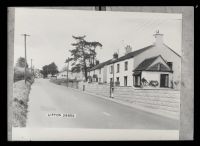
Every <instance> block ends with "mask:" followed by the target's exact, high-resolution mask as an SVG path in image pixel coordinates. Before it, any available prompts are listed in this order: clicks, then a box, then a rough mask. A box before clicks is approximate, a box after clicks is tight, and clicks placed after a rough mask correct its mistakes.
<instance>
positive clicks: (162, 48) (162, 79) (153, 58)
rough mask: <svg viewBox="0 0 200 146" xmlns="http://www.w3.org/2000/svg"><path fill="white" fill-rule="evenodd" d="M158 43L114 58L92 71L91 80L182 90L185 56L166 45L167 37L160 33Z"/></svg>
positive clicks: (119, 84) (90, 71)
mask: <svg viewBox="0 0 200 146" xmlns="http://www.w3.org/2000/svg"><path fill="white" fill-rule="evenodd" d="M154 36H155V43H154V44H152V45H150V46H147V47H144V48H142V49H139V50H136V51H133V52H132V50H131V48H130V47H129V48H128V49H127V48H126V51H127V52H126V53H125V55H124V56H122V57H119V58H113V59H110V60H108V61H106V62H103V63H100V64H99V65H97V66H95V67H93V68H91V69H90V70H89V71H88V74H89V76H90V78H91V79H90V80H91V81H93V82H94V81H95V82H107V83H110V82H113V81H114V83H116V84H117V85H118V86H133V87H135V88H140V87H143V88H144V87H146V88H149V87H150V88H151V87H152V88H174V87H175V86H176V88H180V81H181V56H180V55H179V54H177V53H176V52H175V51H173V50H172V49H171V48H170V47H168V46H167V45H166V44H164V43H163V34H160V33H159V32H156V34H154Z"/></svg>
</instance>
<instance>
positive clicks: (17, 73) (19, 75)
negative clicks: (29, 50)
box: [14, 67, 34, 84]
mask: <svg viewBox="0 0 200 146" xmlns="http://www.w3.org/2000/svg"><path fill="white" fill-rule="evenodd" d="M20 80H24V68H20V67H15V68H14V82H17V81H20ZM26 81H28V82H29V83H31V84H32V83H33V82H34V75H33V73H31V72H30V71H29V70H27V72H26Z"/></svg>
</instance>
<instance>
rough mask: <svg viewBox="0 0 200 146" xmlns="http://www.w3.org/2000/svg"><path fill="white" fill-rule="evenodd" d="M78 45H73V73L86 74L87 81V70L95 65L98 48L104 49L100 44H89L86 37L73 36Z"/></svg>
mask: <svg viewBox="0 0 200 146" xmlns="http://www.w3.org/2000/svg"><path fill="white" fill-rule="evenodd" d="M72 37H73V38H74V39H75V40H76V43H72V46H73V47H75V48H74V49H72V50H70V52H71V56H72V57H71V61H72V60H73V63H72V69H71V70H72V72H80V71H83V72H84V76H85V80H87V70H88V69H89V68H91V67H93V66H94V65H95V63H96V62H95V57H96V51H95V49H96V47H98V46H99V47H102V44H101V43H99V42H88V41H86V40H85V37H86V36H85V35H84V36H78V37H76V36H72Z"/></svg>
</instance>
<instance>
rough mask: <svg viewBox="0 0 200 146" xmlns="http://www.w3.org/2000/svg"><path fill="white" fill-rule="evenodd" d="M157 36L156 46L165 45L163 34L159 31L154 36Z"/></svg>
mask: <svg viewBox="0 0 200 146" xmlns="http://www.w3.org/2000/svg"><path fill="white" fill-rule="evenodd" d="M154 36H155V45H156V46H160V45H162V44H163V34H160V33H159V30H157V31H156V33H155V34H154Z"/></svg>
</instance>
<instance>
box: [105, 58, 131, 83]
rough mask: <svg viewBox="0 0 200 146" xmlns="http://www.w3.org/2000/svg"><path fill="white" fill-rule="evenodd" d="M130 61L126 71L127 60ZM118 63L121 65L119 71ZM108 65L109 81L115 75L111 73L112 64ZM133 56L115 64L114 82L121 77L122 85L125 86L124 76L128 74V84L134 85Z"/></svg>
mask: <svg viewBox="0 0 200 146" xmlns="http://www.w3.org/2000/svg"><path fill="white" fill-rule="evenodd" d="M126 61H128V70H126V71H125V62H126ZM117 64H119V65H120V70H119V73H117ZM111 65H112V64H110V65H108V66H107V68H108V69H107V82H108V83H109V82H110V78H112V77H113V74H110V69H109V68H110V66H111ZM133 65H134V64H133V58H130V59H126V60H123V61H120V62H116V63H115V64H114V82H116V80H117V79H116V78H117V77H119V81H120V86H124V76H127V86H133V75H132V74H133V72H132V71H133Z"/></svg>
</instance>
